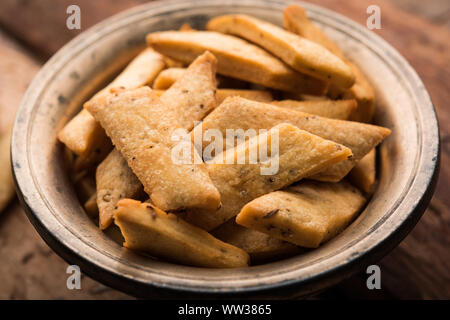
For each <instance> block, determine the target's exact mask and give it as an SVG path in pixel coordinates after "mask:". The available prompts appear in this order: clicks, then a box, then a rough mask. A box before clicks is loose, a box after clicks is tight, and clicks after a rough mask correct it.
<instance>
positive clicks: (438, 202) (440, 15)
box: [0, 0, 450, 299]
mask: <svg viewBox="0 0 450 320" xmlns="http://www.w3.org/2000/svg"><path fill="white" fill-rule="evenodd" d="M142 2H145V1H144V0H97V1H89V0H78V1H75V0H74V1H71V0H60V1H53V0H39V1H16V0H2V1H1V2H0V30H3V31H2V32H0V71H1V72H0V88H1V89H0V114H1V115H2V116H1V117H0V131H1V130H4V129H5V128H6V127H7V126H8V124H9V123H10V122H11V120H12V118H13V116H14V113H15V110H16V108H17V105H18V103H19V101H20V99H21V96H22V94H23V92H24V90H25V88H26V86H27V85H28V83H29V82H30V80H31V79H32V77H33V75H34V74H35V73H36V72H37V70H38V68H39V65H40V64H41V63H43V62H44V61H45V60H46V59H47V58H48V57H50V56H51V55H52V54H53V53H54V52H55V51H56V50H57V49H59V48H60V47H61V46H62V45H63V44H64V43H66V42H67V41H69V40H70V39H71V38H73V37H74V36H75V35H77V34H78V33H79V32H80V31H76V30H68V29H67V28H66V27H65V19H66V17H67V14H66V12H65V10H66V8H67V6H68V5H70V4H77V5H79V6H80V8H81V14H82V30H81V31H83V30H86V29H87V28H88V27H89V26H91V25H93V24H94V23H96V22H98V21H101V20H103V19H104V18H106V17H107V16H110V15H112V14H114V13H117V12H120V11H122V10H124V9H126V8H130V7H133V6H135V5H137V4H139V3H142ZM310 2H312V3H315V4H318V5H321V6H324V7H327V8H329V9H331V10H334V11H337V12H339V13H342V14H344V15H345V16H347V17H349V18H351V19H353V20H355V21H357V22H359V23H361V24H363V25H365V21H366V19H367V14H366V8H367V7H368V6H369V5H372V4H376V5H379V6H380V8H381V23H382V29H381V30H376V31H375V32H376V33H377V34H379V35H380V36H381V37H383V38H384V39H385V40H387V41H388V42H389V43H391V44H392V45H393V46H394V47H395V48H396V49H397V50H399V52H400V53H401V54H403V55H404V56H405V58H406V59H407V60H408V61H409V62H410V63H411V64H412V66H413V67H414V68H415V69H416V71H417V72H418V73H419V75H420V76H421V78H422V79H423V81H424V83H425V85H426V87H427V88H428V90H429V92H430V94H431V97H432V99H433V101H434V104H435V106H436V109H437V113H438V117H439V121H440V126H441V140H442V158H441V163H442V165H441V174H440V178H439V182H438V187H437V190H436V194H435V196H434V197H433V199H432V202H431V204H430V206H429V208H428V209H427V211H426V213H425V215H424V217H423V218H422V219H421V221H420V222H419V223H418V225H417V226H416V228H415V229H414V230H413V231H412V232H411V234H410V235H409V236H408V237H407V238H406V239H405V240H404V241H403V242H402V243H401V244H400V245H399V246H398V247H397V248H396V249H394V250H393V251H392V252H391V253H390V254H389V255H388V256H386V257H385V258H384V259H382V261H380V263H379V265H380V267H381V272H382V290H381V291H369V290H367V288H366V287H365V278H366V275H365V274H361V275H357V276H355V277H352V278H351V279H349V280H347V281H344V282H343V283H341V284H339V285H337V286H336V287H334V288H331V289H329V290H327V291H326V292H324V293H322V294H320V295H318V296H317V297H316V298H322V299H327V298H336V297H347V298H362V297H368V298H450V255H449V250H448V248H449V247H450V198H449V197H447V194H448V190H449V187H450V168H449V166H448V164H449V160H450V110H449V107H448V101H449V98H450V96H449V95H450V94H449V92H450V87H449V83H450V62H449V54H448V53H449V52H450V48H449V47H450V44H449V41H448V39H450V32H449V30H450V23H449V17H450V2H449V1H447V0H431V1H426V2H424V1H411V0H393V1H385V0H383V1H375V0H359V1H341V0H310ZM5 33H7V34H8V35H5ZM11 37H13V38H14V40H12V39H11ZM49 39H51V40H50V41H49ZM18 43H20V44H21V45H22V46H20V45H18ZM0 256H1V257H2V261H4V262H3V263H2V264H0V283H2V286H0V298H4V299H8V298H44V299H55V298H56V299H74V298H87V299H96V298H129V297H128V296H126V295H124V294H122V293H120V292H117V291H114V290H112V289H109V288H107V287H105V286H103V285H101V284H98V283H97V282H95V281H93V280H91V279H88V278H87V277H86V278H85V279H84V280H83V282H82V283H83V288H84V290H81V291H70V290H68V289H67V288H66V286H65V281H66V279H67V274H66V273H65V270H66V267H67V264H66V263H65V262H64V261H62V260H61V259H60V258H59V257H58V256H56V254H54V253H53V252H52V251H51V250H50V249H49V248H48V247H47V246H46V245H45V243H44V242H43V241H42V240H41V239H40V237H39V236H38V235H37V233H36V231H34V229H33V227H32V226H31V225H30V224H29V222H28V221H27V219H26V217H25V214H24V213H23V211H22V209H21V208H20V207H19V205H18V203H17V202H15V203H13V204H12V205H11V206H10V207H9V208H8V209H7V211H6V213H3V214H2V215H1V216H0Z"/></svg>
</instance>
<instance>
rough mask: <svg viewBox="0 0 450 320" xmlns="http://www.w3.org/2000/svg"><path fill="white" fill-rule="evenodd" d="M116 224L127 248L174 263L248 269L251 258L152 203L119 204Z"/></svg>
mask: <svg viewBox="0 0 450 320" xmlns="http://www.w3.org/2000/svg"><path fill="white" fill-rule="evenodd" d="M117 205H118V209H117V210H116V212H115V214H114V223H115V224H116V225H118V226H119V227H120V230H121V232H122V235H123V237H124V238H125V242H124V244H123V246H124V247H126V248H129V249H132V250H138V251H143V252H147V253H150V254H151V255H154V256H156V257H161V258H165V259H168V260H171V261H174V262H178V263H182V264H188V265H193V266H198V267H207V268H239V267H247V266H248V263H249V256H248V254H247V253H246V252H245V251H243V250H241V249H239V248H237V247H234V246H232V245H230V244H228V243H225V242H222V241H220V240H218V239H216V238H214V237H213V236H212V235H210V234H209V233H208V232H206V231H204V230H201V229H200V228H197V227H194V226H192V225H190V224H189V223H187V222H185V221H183V220H182V219H180V218H178V217H177V216H176V215H174V214H172V213H166V212H164V211H162V210H160V209H158V208H157V207H155V206H153V205H151V204H149V203H141V202H139V201H135V200H131V199H124V200H121V201H119V203H118V204H117Z"/></svg>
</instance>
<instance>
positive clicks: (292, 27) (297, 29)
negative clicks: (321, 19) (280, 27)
mask: <svg viewBox="0 0 450 320" xmlns="http://www.w3.org/2000/svg"><path fill="white" fill-rule="evenodd" d="M283 24H284V28H285V29H286V30H289V31H291V32H293V33H295V34H298V35H300V36H302V37H303V38H306V39H308V40H311V41H314V42H316V43H318V44H320V45H321V46H323V47H325V48H327V49H328V50H329V51H330V52H332V53H333V54H334V55H336V56H338V57H339V58H341V59H345V56H344V53H343V52H342V51H341V49H339V47H338V46H337V45H336V44H335V43H334V42H333V41H332V40H330V38H328V37H327V36H326V35H325V34H324V33H323V32H322V30H320V29H319V28H318V27H316V25H315V24H314V23H313V22H312V21H311V20H309V18H308V16H307V15H306V11H305V9H304V8H302V7H301V6H299V5H297V4H291V5H288V6H287V7H286V8H284V10H283Z"/></svg>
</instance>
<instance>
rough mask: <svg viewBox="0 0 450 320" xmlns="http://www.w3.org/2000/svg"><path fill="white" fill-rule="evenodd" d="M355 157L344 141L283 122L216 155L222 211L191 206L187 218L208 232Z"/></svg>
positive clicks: (214, 172)
mask: <svg viewBox="0 0 450 320" xmlns="http://www.w3.org/2000/svg"><path fill="white" fill-rule="evenodd" d="M262 148H267V154H268V155H271V157H272V160H273V159H275V160H277V166H273V164H274V162H272V163H270V161H267V160H265V159H264V157H262V156H261V154H259V153H260V152H261V149H262ZM273 148H274V149H273ZM251 155H255V159H256V160H257V161H254V163H250V161H249V159H250V157H251ZM350 156H351V151H350V149H348V148H346V147H344V146H342V145H339V144H337V143H335V142H332V141H328V140H324V139H322V138H320V137H318V136H315V135H313V134H310V133H309V132H306V131H303V130H300V129H298V128H297V127H295V126H293V125H290V124H287V123H282V124H279V125H277V126H275V127H273V128H272V129H270V130H269V131H267V132H265V133H261V134H259V135H258V136H254V137H253V138H250V139H249V140H248V141H246V142H245V143H241V144H239V145H237V146H236V147H234V148H230V149H227V150H226V151H225V152H224V153H221V154H219V155H217V156H216V157H214V158H213V160H212V161H211V162H210V163H209V164H208V165H207V168H208V173H209V176H210V177H211V180H212V181H213V182H214V185H215V186H216V187H217V189H218V190H219V192H220V196H221V199H222V206H221V207H220V208H219V210H217V211H216V212H214V211H206V210H189V211H188V213H187V215H186V216H185V219H186V220H187V221H188V222H190V223H192V224H194V225H196V226H199V227H201V228H203V229H205V230H212V229H214V228H216V227H218V226H219V225H221V224H222V223H224V222H226V221H227V220H229V219H231V218H233V217H234V216H235V215H237V214H238V213H239V211H240V210H241V208H242V206H243V205H245V204H246V203H248V202H249V201H251V200H253V199H255V198H257V197H259V196H261V195H263V194H266V193H268V192H271V191H274V190H278V189H281V188H283V187H285V186H288V185H290V184H291V183H293V182H295V181H298V180H300V179H302V178H304V177H306V176H309V175H311V174H314V173H316V172H319V171H321V170H323V169H324V168H326V167H328V166H330V165H332V164H334V163H337V162H339V161H343V160H345V159H347V158H348V157H350ZM238 159H245V161H238ZM230 163H233V165H230ZM240 163H242V164H240ZM269 165H270V166H271V168H272V169H274V170H271V171H269V170H267V172H263V170H262V168H265V169H268V167H269Z"/></svg>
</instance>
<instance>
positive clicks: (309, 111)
mask: <svg viewBox="0 0 450 320" xmlns="http://www.w3.org/2000/svg"><path fill="white" fill-rule="evenodd" d="M284 26H285V29H282V28H280V27H278V26H275V25H273V24H271V23H269V22H265V21H262V20H260V19H257V18H254V17H250V16H248V15H241V14H236V15H225V16H219V17H216V18H213V19H212V20H211V21H209V23H208V24H207V28H208V29H209V30H213V31H200V30H193V29H192V28H191V27H190V26H188V25H183V26H182V28H181V29H180V30H172V31H161V32H154V33H151V34H148V35H147V37H146V40H147V44H148V45H149V48H148V49H146V50H144V51H143V52H142V53H141V54H139V55H138V56H137V57H136V58H135V59H134V60H133V61H132V62H131V63H130V64H129V65H128V67H127V68H125V70H124V71H123V72H122V73H121V74H120V75H119V76H118V77H117V78H116V79H115V80H114V81H113V82H112V83H110V84H109V85H108V86H107V87H106V88H105V89H103V90H101V91H100V92H99V93H97V94H96V95H95V96H94V97H93V98H91V99H90V100H89V101H88V102H86V103H85V104H84V107H85V109H83V110H82V111H81V112H80V113H79V114H78V115H76V116H75V117H74V118H73V119H72V120H71V121H70V122H69V123H68V124H67V125H66V126H65V127H64V128H63V129H62V130H61V131H60V132H59V134H58V138H59V139H60V140H61V141H62V142H63V143H64V144H65V145H66V148H65V150H66V153H65V155H66V156H67V158H68V159H69V160H70V165H69V167H70V168H71V176H72V178H73V180H74V183H75V187H76V190H77V192H78V195H79V198H80V201H81V203H83V204H84V207H85V209H86V212H87V214H88V215H89V217H90V218H92V219H93V220H95V219H96V218H97V216H98V219H99V227H100V229H101V230H102V231H104V232H105V235H108V236H109V237H110V238H112V239H114V241H116V242H121V243H122V242H123V245H124V247H126V248H129V249H132V250H135V251H138V252H142V253H145V254H146V255H151V256H153V257H156V258H161V259H166V260H168V261H172V262H176V263H181V264H187V265H193V266H199V267H210V268H234V267H247V266H248V265H249V263H250V262H251V263H252V264H257V263H264V262H267V261H273V260H276V259H282V258H285V257H289V256H291V255H293V254H299V253H301V252H302V251H304V250H305V249H303V248H317V247H318V246H320V245H321V244H322V243H324V242H326V241H328V240H330V239H331V238H332V237H334V236H336V235H337V234H338V233H340V232H341V231H342V230H343V229H344V228H346V227H347V226H348V225H349V224H350V223H351V221H352V220H353V219H355V217H356V216H357V215H358V214H359V212H360V211H361V210H362V208H363V207H364V205H365V203H366V201H367V199H366V197H365V196H364V195H363V193H362V192H364V194H366V195H370V194H371V193H372V192H373V191H374V188H375V180H376V179H375V177H376V161H375V152H376V149H375V148H376V146H377V145H378V144H379V143H381V142H382V141H383V140H384V139H385V138H387V137H388V136H389V135H390V132H391V131H390V130H389V129H387V128H383V127H380V126H376V125H372V124H367V123H361V122H370V121H371V119H372V115H373V106H374V90H373V88H372V87H371V85H370V84H369V82H368V81H367V79H366V78H365V77H364V75H363V73H362V72H361V70H360V69H359V68H358V67H357V66H356V65H355V64H353V63H352V62H350V61H349V59H347V57H345V55H344V54H343V52H342V51H341V50H340V49H339V47H338V46H337V45H336V44H335V43H333V42H332V41H331V40H330V39H328V38H327V37H326V36H325V34H324V33H323V32H322V31H321V30H320V29H319V28H317V27H316V26H315V25H314V24H313V23H312V22H311V21H310V20H309V19H308V17H307V16H306V13H305V11H304V10H303V9H302V8H301V7H299V6H297V5H290V6H288V7H286V9H285V10H284ZM225 33H226V34H225ZM235 35H237V36H240V37H242V38H243V39H242V38H238V37H236V36H235ZM188 64H189V65H188ZM216 69H217V73H218V75H216ZM218 79H219V80H218ZM219 81H220V86H219V88H218V82H219ZM147 85H149V86H151V85H152V86H153V89H151V88H150V87H148V86H147ZM330 98H332V99H335V100H330ZM283 99H284V100H283ZM349 119H350V120H355V121H347V120H349ZM179 147H183V148H181V149H179ZM111 150H112V151H111ZM108 153H109V154H108ZM107 154H108V156H106V155H107ZM181 154H182V156H181V158H180V157H179V156H180V155H181ZM183 156H184V157H183ZM102 160H103V161H102ZM100 161H102V162H101V163H100V164H99V165H98V166H97V163H99V162H100ZM94 172H95V181H94ZM349 172H350V174H349ZM347 176H348V179H347ZM0 178H1V177H0ZM344 178H345V179H344ZM343 179H344V180H343ZM299 180H301V181H300V182H299ZM312 180H319V181H312ZM348 180H350V181H351V182H353V183H354V185H356V186H357V187H359V188H360V189H361V191H360V190H358V189H357V188H356V187H354V186H353V185H351V184H350V183H349V182H348ZM4 185H5V184H4ZM144 189H145V191H146V193H148V195H149V196H150V199H148V200H147V201H145V202H141V201H138V200H145V199H144V198H143V197H144V196H145V194H144V192H143V191H144ZM133 199H134V200H133ZM0 200H1V199H0ZM1 205H2V202H1V201H0V206H1ZM113 222H114V223H113ZM119 228H120V229H119ZM250 259H251V261H250Z"/></svg>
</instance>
